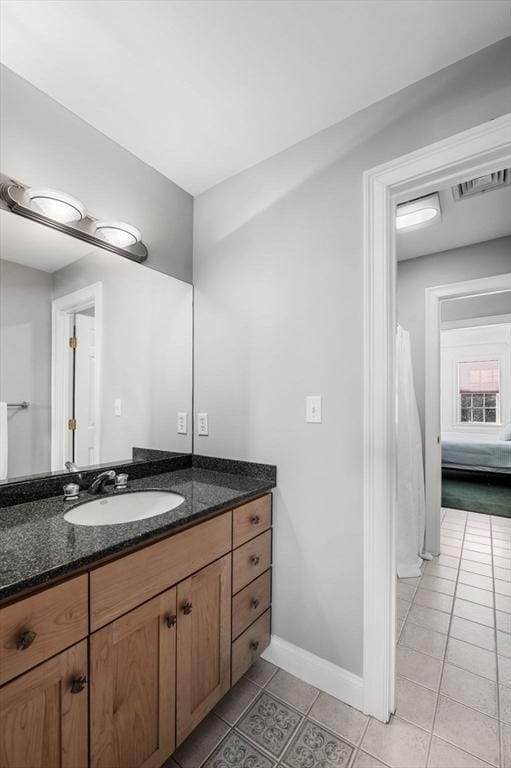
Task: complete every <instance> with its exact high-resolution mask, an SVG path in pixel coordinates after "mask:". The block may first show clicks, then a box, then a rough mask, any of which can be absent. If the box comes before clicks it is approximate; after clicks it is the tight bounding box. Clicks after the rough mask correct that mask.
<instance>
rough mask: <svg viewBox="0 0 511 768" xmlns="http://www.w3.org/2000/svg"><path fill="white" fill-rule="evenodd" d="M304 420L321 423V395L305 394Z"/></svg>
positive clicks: (309, 422)
mask: <svg viewBox="0 0 511 768" xmlns="http://www.w3.org/2000/svg"><path fill="white" fill-rule="evenodd" d="M305 421H306V422H307V423H308V424H321V395H307V397H306V398H305Z"/></svg>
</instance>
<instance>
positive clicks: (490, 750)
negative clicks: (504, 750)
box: [433, 696, 499, 765]
mask: <svg viewBox="0 0 511 768" xmlns="http://www.w3.org/2000/svg"><path fill="white" fill-rule="evenodd" d="M433 732H434V734H435V735H436V736H439V737H440V738H441V739H445V740H446V741H449V742H451V743H452V744H454V745H455V746H457V747H460V748H461V749H466V750H467V751H468V752H470V753H472V754H473V755H475V756H476V757H479V758H481V760H487V761H488V762H489V763H491V764H492V765H498V764H499V735H498V721H497V720H494V719H493V718H491V717H488V715H483V714H482V713H481V712H476V711H475V710H474V709H470V708H469V707H466V706H465V705H464V704H459V703H458V702H456V701H452V700H451V699H447V698H445V697H443V696H440V699H439V703H438V710H437V714H436V717H435V724H434V726H433Z"/></svg>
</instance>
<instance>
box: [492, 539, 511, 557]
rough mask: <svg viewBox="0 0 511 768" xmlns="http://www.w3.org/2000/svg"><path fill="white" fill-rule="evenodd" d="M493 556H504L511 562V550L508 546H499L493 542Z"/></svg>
mask: <svg viewBox="0 0 511 768" xmlns="http://www.w3.org/2000/svg"><path fill="white" fill-rule="evenodd" d="M493 556H494V557H495V556H497V557H503V558H504V559H505V560H506V559H507V561H508V562H511V550H510V549H508V548H507V547H499V546H498V545H496V544H495V542H493Z"/></svg>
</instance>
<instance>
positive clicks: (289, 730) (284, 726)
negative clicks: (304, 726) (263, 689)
mask: <svg viewBox="0 0 511 768" xmlns="http://www.w3.org/2000/svg"><path fill="white" fill-rule="evenodd" d="M300 721H301V716H300V715H299V713H298V712H295V710H294V709H291V707H288V706H287V705H286V704H283V703H282V702H281V701H278V700H277V699H274V698H273V697H272V696H270V695H269V694H268V693H262V694H261V696H259V698H258V699H256V701H255V702H254V703H253V704H252V705H251V707H250V708H249V709H248V710H247V712H246V713H245V715H244V716H243V717H242V718H241V720H240V721H239V723H238V725H237V728H238V730H239V731H241V732H242V733H244V734H245V735H246V736H248V738H249V739H251V740H252V741H253V742H255V743H256V744H258V745H259V746H260V747H262V748H263V749H265V750H266V751H267V752H269V753H270V754H272V755H274V756H275V757H280V755H281V754H282V753H283V751H284V749H285V747H286V746H287V745H288V744H289V742H290V740H291V738H292V736H293V734H294V733H295V730H296V728H297V726H298V725H299V723H300Z"/></svg>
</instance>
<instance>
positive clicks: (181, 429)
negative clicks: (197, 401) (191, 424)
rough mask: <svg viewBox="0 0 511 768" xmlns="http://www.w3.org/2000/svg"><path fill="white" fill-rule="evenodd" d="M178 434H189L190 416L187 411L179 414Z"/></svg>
mask: <svg viewBox="0 0 511 768" xmlns="http://www.w3.org/2000/svg"><path fill="white" fill-rule="evenodd" d="M177 433H178V435H187V434H188V414H187V413H186V412H185V411H179V413H178V414H177Z"/></svg>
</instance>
